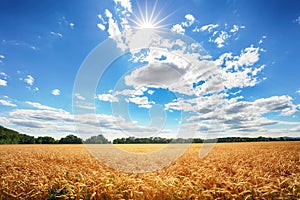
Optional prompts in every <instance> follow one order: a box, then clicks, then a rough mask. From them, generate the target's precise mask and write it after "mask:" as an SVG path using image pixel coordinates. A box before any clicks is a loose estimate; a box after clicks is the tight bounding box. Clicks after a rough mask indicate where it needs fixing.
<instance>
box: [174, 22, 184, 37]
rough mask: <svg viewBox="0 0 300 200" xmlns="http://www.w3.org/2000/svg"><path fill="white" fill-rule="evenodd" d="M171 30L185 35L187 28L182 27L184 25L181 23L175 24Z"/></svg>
mask: <svg viewBox="0 0 300 200" xmlns="http://www.w3.org/2000/svg"><path fill="white" fill-rule="evenodd" d="M171 31H172V32H175V33H178V34H181V35H184V33H185V29H184V28H182V26H181V25H180V24H175V25H173V26H172V28H171Z"/></svg>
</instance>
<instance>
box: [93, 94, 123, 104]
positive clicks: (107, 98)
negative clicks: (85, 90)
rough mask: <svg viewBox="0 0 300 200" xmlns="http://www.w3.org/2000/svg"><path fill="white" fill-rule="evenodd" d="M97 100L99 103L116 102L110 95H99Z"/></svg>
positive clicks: (115, 98) (116, 99)
mask: <svg viewBox="0 0 300 200" xmlns="http://www.w3.org/2000/svg"><path fill="white" fill-rule="evenodd" d="M97 97H98V99H99V100H100V101H108V102H118V101H119V100H118V98H117V97H115V96H113V95H111V94H99V95H98V96H97Z"/></svg>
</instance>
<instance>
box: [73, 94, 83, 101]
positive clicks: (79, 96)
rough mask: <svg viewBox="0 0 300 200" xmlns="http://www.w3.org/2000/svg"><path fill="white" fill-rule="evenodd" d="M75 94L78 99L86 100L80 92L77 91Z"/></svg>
mask: <svg viewBox="0 0 300 200" xmlns="http://www.w3.org/2000/svg"><path fill="white" fill-rule="evenodd" d="M74 96H75V97H76V99H78V100H81V101H84V100H85V98H84V97H83V96H82V95H80V94H79V93H75V94H74Z"/></svg>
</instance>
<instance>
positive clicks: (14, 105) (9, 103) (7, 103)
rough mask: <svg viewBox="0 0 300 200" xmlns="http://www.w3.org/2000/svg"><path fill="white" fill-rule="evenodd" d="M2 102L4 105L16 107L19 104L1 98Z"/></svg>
mask: <svg viewBox="0 0 300 200" xmlns="http://www.w3.org/2000/svg"><path fill="white" fill-rule="evenodd" d="M0 104H1V105H3V106H10V107H16V106H17V105H16V104H14V103H11V102H10V101H8V100H4V99H0Z"/></svg>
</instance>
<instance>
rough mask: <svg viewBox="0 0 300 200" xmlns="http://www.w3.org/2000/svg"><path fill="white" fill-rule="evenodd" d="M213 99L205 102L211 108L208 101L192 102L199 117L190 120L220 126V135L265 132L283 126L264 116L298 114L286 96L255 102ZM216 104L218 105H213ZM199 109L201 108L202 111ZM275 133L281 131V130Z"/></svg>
mask: <svg viewBox="0 0 300 200" xmlns="http://www.w3.org/2000/svg"><path fill="white" fill-rule="evenodd" d="M212 97H213V96H212ZM201 98H203V97H201ZM209 98H211V97H209ZM215 99H216V100H217V102H215V103H214V102H211V101H208V102H209V103H210V104H211V106H212V107H211V106H210V105H209V104H206V103H205V102H207V101H205V100H203V99H201V100H200V101H194V100H193V102H196V103H197V105H198V107H199V108H200V109H199V113H201V115H197V116H192V117H190V119H189V121H194V122H197V123H200V124H201V123H202V124H203V123H207V122H216V124H219V126H221V127H222V132H226V133H227V134H229V135H232V134H233V133H234V131H237V132H235V134H237V135H241V131H242V132H244V133H245V132H250V133H251V132H267V131H268V130H267V128H266V126H270V125H275V124H284V123H286V122H284V121H280V120H277V121H275V120H269V119H267V118H265V117H263V115H264V114H267V113H273V112H275V113H279V115H283V116H290V115H293V114H295V113H296V112H298V110H297V106H296V105H294V104H293V103H292V101H291V100H292V99H291V97H289V96H273V97H269V98H261V99H257V100H255V101H253V102H248V101H238V100H239V99H241V98H239V97H237V98H232V99H224V98H220V99H219V100H218V98H215ZM218 101H219V103H218ZM215 104H217V105H216V106H215ZM201 108H204V110H202V109H201ZM264 127H265V128H264ZM210 128H211V130H210V132H212V131H214V128H213V127H210ZM278 130H279V131H280V129H278ZM215 131H218V130H215Z"/></svg>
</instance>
